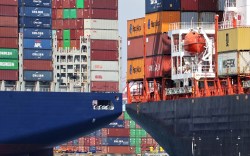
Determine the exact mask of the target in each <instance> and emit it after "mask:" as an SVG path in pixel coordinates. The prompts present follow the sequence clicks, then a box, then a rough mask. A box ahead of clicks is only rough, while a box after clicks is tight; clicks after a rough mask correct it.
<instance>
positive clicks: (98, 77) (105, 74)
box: [91, 71, 119, 82]
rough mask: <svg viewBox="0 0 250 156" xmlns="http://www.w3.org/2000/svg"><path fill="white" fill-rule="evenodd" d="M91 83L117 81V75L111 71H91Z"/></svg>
mask: <svg viewBox="0 0 250 156" xmlns="http://www.w3.org/2000/svg"><path fill="white" fill-rule="evenodd" d="M91 81H111V82H116V81H119V73H118V72H111V71H91Z"/></svg>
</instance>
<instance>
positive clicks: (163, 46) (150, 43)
mask: <svg viewBox="0 0 250 156" xmlns="http://www.w3.org/2000/svg"><path fill="white" fill-rule="evenodd" d="M162 54H171V40H170V39H169V38H168V34H167V33H159V34H153V35H147V36H146V55H147V56H153V55H162Z"/></svg>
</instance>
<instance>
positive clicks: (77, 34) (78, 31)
mask: <svg viewBox="0 0 250 156" xmlns="http://www.w3.org/2000/svg"><path fill="white" fill-rule="evenodd" d="M81 36H84V30H83V29H78V30H76V38H77V39H80V37H81Z"/></svg>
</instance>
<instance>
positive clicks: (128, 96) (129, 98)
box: [127, 82, 132, 104]
mask: <svg viewBox="0 0 250 156" xmlns="http://www.w3.org/2000/svg"><path fill="white" fill-rule="evenodd" d="M127 98H128V102H127V103H128V104H130V103H132V97H131V93H130V87H129V82H127Z"/></svg>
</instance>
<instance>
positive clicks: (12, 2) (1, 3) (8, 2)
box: [0, 0, 18, 6]
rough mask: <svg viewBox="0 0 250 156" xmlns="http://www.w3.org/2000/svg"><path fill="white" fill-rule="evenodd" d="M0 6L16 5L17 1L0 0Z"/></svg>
mask: <svg viewBox="0 0 250 156" xmlns="http://www.w3.org/2000/svg"><path fill="white" fill-rule="evenodd" d="M0 5H15V6H17V5H18V0H1V1H0Z"/></svg>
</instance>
